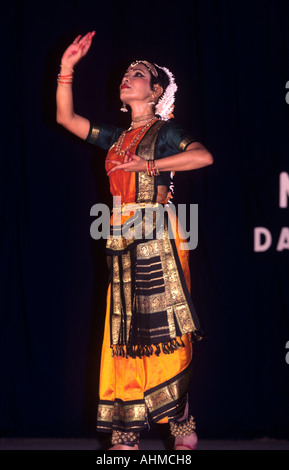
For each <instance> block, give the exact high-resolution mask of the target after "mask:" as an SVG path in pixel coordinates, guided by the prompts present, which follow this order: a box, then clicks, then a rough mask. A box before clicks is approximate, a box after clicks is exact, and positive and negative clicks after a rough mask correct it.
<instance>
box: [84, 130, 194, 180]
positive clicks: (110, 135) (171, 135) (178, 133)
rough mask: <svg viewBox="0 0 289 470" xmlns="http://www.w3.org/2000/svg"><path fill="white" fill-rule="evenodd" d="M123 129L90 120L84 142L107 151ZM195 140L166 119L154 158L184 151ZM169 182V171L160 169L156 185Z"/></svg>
mask: <svg viewBox="0 0 289 470" xmlns="http://www.w3.org/2000/svg"><path fill="white" fill-rule="evenodd" d="M124 130H125V129H123V128H122V127H116V126H113V125H110V124H95V123H94V122H91V123H90V129H89V133H88V136H87V138H86V142H88V143H90V144H93V145H96V146H98V147H100V148H102V149H104V150H107V151H108V150H109V149H110V147H111V146H112V145H113V144H114V143H115V142H116V141H117V139H118V138H119V136H120V135H121V134H122V132H123V131H124ZM196 141H197V139H195V138H194V137H192V136H191V135H190V134H189V133H188V132H187V131H186V130H184V129H183V128H182V127H181V126H179V125H177V124H175V123H174V122H173V121H166V122H165V123H164V125H163V126H162V128H161V129H160V131H159V134H158V137H157V141H156V145H155V155H154V158H155V159H156V160H157V159H159V158H164V157H169V156H170V155H175V154H176V153H180V152H184V151H185V150H186V148H187V147H188V145H190V144H191V143H192V142H196ZM136 154H137V151H136ZM169 184H170V172H169V171H162V172H161V173H160V175H159V176H157V185H165V186H167V187H168V186H169Z"/></svg>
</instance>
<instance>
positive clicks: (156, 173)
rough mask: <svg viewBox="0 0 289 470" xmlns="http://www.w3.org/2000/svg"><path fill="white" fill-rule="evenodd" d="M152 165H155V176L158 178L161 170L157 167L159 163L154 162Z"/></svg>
mask: <svg viewBox="0 0 289 470" xmlns="http://www.w3.org/2000/svg"><path fill="white" fill-rule="evenodd" d="M152 164H153V175H154V176H158V175H159V174H160V172H159V169H158V167H157V162H156V161H155V160H153V162H152Z"/></svg>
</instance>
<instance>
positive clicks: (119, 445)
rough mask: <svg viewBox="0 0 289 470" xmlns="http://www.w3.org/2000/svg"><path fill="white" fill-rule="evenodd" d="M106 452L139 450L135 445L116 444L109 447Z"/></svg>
mask: <svg viewBox="0 0 289 470" xmlns="http://www.w3.org/2000/svg"><path fill="white" fill-rule="evenodd" d="M108 450H139V447H138V445H137V444H135V445H134V446H133V447H132V446H124V445H123V444H116V445H115V446H112V447H110V448H109V449H108Z"/></svg>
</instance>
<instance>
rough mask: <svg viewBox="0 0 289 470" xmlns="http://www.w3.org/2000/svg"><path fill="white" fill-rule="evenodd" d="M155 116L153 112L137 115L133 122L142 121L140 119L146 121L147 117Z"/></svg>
mask: <svg viewBox="0 0 289 470" xmlns="http://www.w3.org/2000/svg"><path fill="white" fill-rule="evenodd" d="M153 117H155V115H154V114H152V113H151V114H145V115H144V116H136V117H135V118H134V120H133V121H132V123H134V122H140V121H145V120H146V119H150V118H153Z"/></svg>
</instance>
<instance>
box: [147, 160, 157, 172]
mask: <svg viewBox="0 0 289 470" xmlns="http://www.w3.org/2000/svg"><path fill="white" fill-rule="evenodd" d="M147 174H148V176H158V175H159V174H160V172H159V169H158V167H157V163H156V161H155V160H147Z"/></svg>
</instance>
